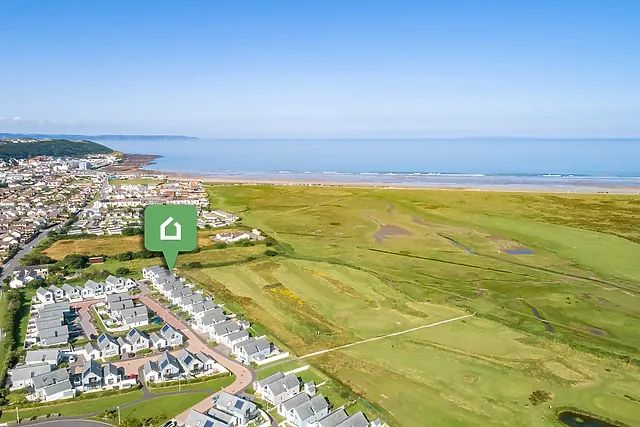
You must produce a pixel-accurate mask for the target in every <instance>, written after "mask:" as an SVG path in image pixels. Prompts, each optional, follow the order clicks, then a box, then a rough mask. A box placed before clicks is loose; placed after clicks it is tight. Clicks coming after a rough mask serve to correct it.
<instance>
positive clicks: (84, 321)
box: [71, 299, 103, 339]
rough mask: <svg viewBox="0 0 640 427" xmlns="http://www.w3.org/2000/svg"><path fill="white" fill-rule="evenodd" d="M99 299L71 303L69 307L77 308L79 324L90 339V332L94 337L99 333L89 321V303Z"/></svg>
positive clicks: (91, 303)
mask: <svg viewBox="0 0 640 427" xmlns="http://www.w3.org/2000/svg"><path fill="white" fill-rule="evenodd" d="M101 301H103V300H102V299H93V300H86V301H82V302H75V303H72V304H71V307H74V308H77V309H78V314H79V315H80V326H81V327H82V331H83V332H84V335H85V337H86V338H89V339H90V337H91V334H93V335H95V338H97V337H98V335H99V334H98V331H97V330H96V328H95V326H93V323H91V312H90V311H89V310H91V305H93V304H95V303H97V302H101Z"/></svg>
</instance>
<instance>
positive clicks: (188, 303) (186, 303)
mask: <svg viewBox="0 0 640 427" xmlns="http://www.w3.org/2000/svg"><path fill="white" fill-rule="evenodd" d="M202 301H204V298H203V297H202V295H200V294H191V295H188V296H185V297H182V298H179V299H178V300H177V303H178V305H179V306H180V308H182V309H183V310H186V311H191V307H192V306H193V305H194V304H199V303H201V302H202Z"/></svg>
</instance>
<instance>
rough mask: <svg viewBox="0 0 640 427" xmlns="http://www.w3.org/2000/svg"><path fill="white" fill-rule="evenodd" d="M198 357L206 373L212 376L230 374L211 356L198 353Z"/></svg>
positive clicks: (201, 352)
mask: <svg viewBox="0 0 640 427" xmlns="http://www.w3.org/2000/svg"><path fill="white" fill-rule="evenodd" d="M196 357H197V358H198V359H200V361H201V362H202V369H203V371H204V372H208V373H210V374H219V373H222V372H228V371H227V369H226V368H225V367H224V366H222V365H221V364H219V363H218V362H217V361H216V360H215V359H214V358H213V357H212V356H211V355H209V354H207V353H205V352H203V351H199V352H197V353H196Z"/></svg>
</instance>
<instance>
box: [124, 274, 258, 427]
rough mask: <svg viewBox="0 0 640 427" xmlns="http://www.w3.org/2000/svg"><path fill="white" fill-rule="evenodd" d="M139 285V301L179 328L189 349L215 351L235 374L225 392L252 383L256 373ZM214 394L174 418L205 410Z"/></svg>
mask: <svg viewBox="0 0 640 427" xmlns="http://www.w3.org/2000/svg"><path fill="white" fill-rule="evenodd" d="M139 287H140V289H141V290H142V293H141V294H140V297H139V299H140V301H141V302H142V303H144V304H145V305H146V306H147V307H149V308H150V309H151V310H153V311H155V312H156V313H157V314H158V316H160V317H162V318H163V319H164V321H165V322H166V323H168V324H170V325H171V326H173V327H174V328H176V329H178V330H180V331H181V332H182V333H183V334H184V335H185V336H186V337H187V339H188V342H187V349H188V350H189V351H191V352H194V353H195V352H198V351H207V352H208V353H211V352H213V353H215V354H214V357H215V359H216V361H217V362H218V363H220V364H221V365H222V366H224V367H225V368H226V369H228V370H229V371H230V372H232V373H233V374H234V375H235V376H236V380H235V381H234V382H233V384H231V385H229V386H227V387H226V388H225V389H224V390H225V391H226V392H227V393H231V394H238V393H240V392H242V391H244V389H246V388H247V387H250V386H251V385H252V384H253V382H254V381H255V380H256V378H257V376H256V373H255V371H254V370H253V369H251V368H250V367H248V366H246V365H243V364H242V363H239V362H237V361H235V360H233V359H231V358H230V357H228V356H227V355H225V354H223V353H222V352H220V351H218V349H216V348H214V347H211V346H210V345H209V344H208V343H207V341H206V340H205V339H204V338H202V336H201V335H200V334H198V333H197V332H195V331H194V330H193V329H191V328H190V327H189V326H188V325H186V324H185V323H183V322H182V320H180V319H179V318H178V317H176V316H174V315H173V313H171V311H169V310H167V309H166V308H165V307H163V306H161V305H160V304H158V303H157V302H156V301H154V300H152V299H151V298H149V297H148V296H146V295H147V294H148V291H149V289H148V288H147V287H146V286H145V285H144V284H141V283H139ZM145 361H146V360H145ZM145 361H142V364H144V363H145ZM125 363H126V362H125ZM125 369H126V368H125ZM216 394H217V393H214V394H213V395H211V396H209V397H207V398H206V399H203V400H202V401H201V402H199V403H197V404H196V405H194V406H193V407H191V408H190V409H188V410H186V411H185V412H183V413H182V414H180V415H178V416H177V417H176V419H177V420H179V421H183V422H184V420H186V418H187V416H188V415H189V412H190V411H191V409H195V410H196V411H200V412H205V411H207V410H208V409H209V408H211V399H212V398H213V397H214V396H215V395H216Z"/></svg>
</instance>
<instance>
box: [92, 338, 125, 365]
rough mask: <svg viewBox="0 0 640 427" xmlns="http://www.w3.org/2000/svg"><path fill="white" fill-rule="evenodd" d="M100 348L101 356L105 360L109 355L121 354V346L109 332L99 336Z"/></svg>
mask: <svg viewBox="0 0 640 427" xmlns="http://www.w3.org/2000/svg"><path fill="white" fill-rule="evenodd" d="M97 344H98V349H99V350H100V357H101V358H102V359H103V360H104V359H106V358H107V357H113V356H117V355H119V354H120V346H119V345H118V341H117V340H116V339H115V338H114V337H112V336H111V335H109V334H105V333H103V334H101V335H100V336H99V337H98V342H97Z"/></svg>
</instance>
